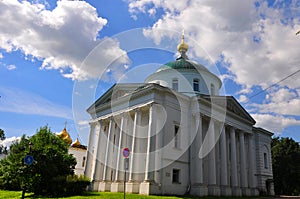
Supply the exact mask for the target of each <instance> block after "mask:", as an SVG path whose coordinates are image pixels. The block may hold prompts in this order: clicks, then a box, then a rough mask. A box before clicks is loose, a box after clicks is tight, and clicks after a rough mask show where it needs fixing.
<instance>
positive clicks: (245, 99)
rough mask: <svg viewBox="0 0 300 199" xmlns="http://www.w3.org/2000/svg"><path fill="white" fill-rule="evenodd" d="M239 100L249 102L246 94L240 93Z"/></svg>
mask: <svg viewBox="0 0 300 199" xmlns="http://www.w3.org/2000/svg"><path fill="white" fill-rule="evenodd" d="M239 102H242V103H246V102H248V98H247V96H246V95H240V97H239Z"/></svg>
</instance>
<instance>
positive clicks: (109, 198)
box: [0, 190, 258, 199]
mask: <svg viewBox="0 0 300 199" xmlns="http://www.w3.org/2000/svg"><path fill="white" fill-rule="evenodd" d="M21 196H22V192H21V191H4V190H0V198H15V199H20V198H21ZM25 198H36V199H38V198H44V199H45V198H47V197H34V196H33V194H29V193H26V195H25ZM66 198H69V199H81V198H89V199H95V198H97V199H101V198H103V199H123V198H124V195H123V193H109V192H107V193H106V192H86V193H85V194H84V195H81V196H71V197H66ZM197 198H199V197H189V196H185V197H184V196H177V197H176V196H143V195H138V194H126V199H197ZM216 198H218V199H230V198H235V199H242V198H245V197H202V198H201V199H216ZM249 198H258V197H249Z"/></svg>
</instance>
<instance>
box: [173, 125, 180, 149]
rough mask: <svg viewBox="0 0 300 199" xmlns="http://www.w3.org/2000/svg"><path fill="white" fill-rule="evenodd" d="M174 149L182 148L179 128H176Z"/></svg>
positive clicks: (176, 126)
mask: <svg viewBox="0 0 300 199" xmlns="http://www.w3.org/2000/svg"><path fill="white" fill-rule="evenodd" d="M174 147H175V148H180V135H179V126H178V125H175V126H174Z"/></svg>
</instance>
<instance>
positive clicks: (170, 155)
mask: <svg viewBox="0 0 300 199" xmlns="http://www.w3.org/2000/svg"><path fill="white" fill-rule="evenodd" d="M187 50H188V45H187V44H186V43H185V42H184V36H182V41H181V43H180V44H179V45H178V51H179V52H180V56H179V57H178V58H177V59H176V60H175V61H172V62H169V63H167V64H165V65H163V66H161V67H160V68H159V69H158V70H157V71H156V72H154V73H153V74H151V75H150V76H149V77H148V78H147V79H146V80H145V82H144V83H141V84H136V83H132V84H130V83H129V84H127V83H126V84H115V85H114V86H112V87H111V88H110V89H109V90H107V92H106V93H104V94H103V95H102V96H101V97H100V98H99V99H98V100H96V101H95V102H94V103H93V104H92V105H91V106H90V107H89V108H88V110H87V111H88V113H89V114H90V115H91V117H92V119H91V121H90V135H89V144H88V152H87V162H86V167H85V171H84V174H85V175H86V176H87V177H89V178H90V179H91V186H90V189H91V190H94V191H110V192H122V191H123V190H124V180H125V181H126V192H128V193H139V194H146V195H149V194H156V195H183V194H190V195H197V196H206V195H212V196H219V195H224V196H254V195H258V194H259V193H267V194H274V191H273V181H272V180H273V174H272V164H271V147H270V142H271V136H272V135H273V134H272V133H271V132H268V131H266V130H264V129H262V128H257V127H254V125H255V120H254V119H253V118H252V117H251V115H250V114H249V113H248V112H247V111H246V110H245V109H244V108H243V107H242V106H241V105H240V104H239V103H238V102H237V100H236V99H235V98H234V97H232V96H221V95H219V91H220V88H221V86H222V83H221V80H220V79H219V78H218V76H216V75H214V74H213V73H211V72H210V71H209V70H208V69H207V68H206V67H204V66H202V65H201V64H199V63H196V62H194V61H191V60H189V59H188V57H187V56H186V52H187ZM124 148H128V149H129V150H130V155H129V157H128V158H129V168H128V170H126V176H125V175H124V174H125V170H124V157H123V154H122V149H124Z"/></svg>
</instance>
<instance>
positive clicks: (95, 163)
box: [91, 120, 102, 181]
mask: <svg viewBox="0 0 300 199" xmlns="http://www.w3.org/2000/svg"><path fill="white" fill-rule="evenodd" d="M101 128H102V121H101V120H100V121H99V132H98V139H97V140H96V142H95V148H94V157H93V167H92V175H91V180H92V181H94V180H100V179H99V176H96V173H97V172H96V170H99V169H100V166H101V162H100V157H99V156H100V146H99V145H100V139H101Z"/></svg>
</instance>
